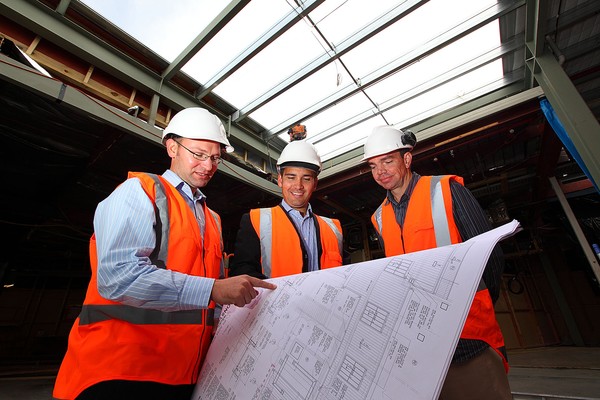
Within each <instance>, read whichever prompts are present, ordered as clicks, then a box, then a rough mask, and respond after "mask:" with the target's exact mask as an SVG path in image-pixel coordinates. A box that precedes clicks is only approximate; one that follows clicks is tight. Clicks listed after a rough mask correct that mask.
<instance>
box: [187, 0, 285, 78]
mask: <svg viewBox="0 0 600 400" xmlns="http://www.w3.org/2000/svg"><path fill="white" fill-rule="evenodd" d="M215 3H220V2H215ZM290 11H291V7H290V6H289V4H287V2H285V1H284V0H253V1H251V2H250V3H248V5H246V6H245V7H244V8H243V9H242V10H241V11H240V12H239V14H238V15H236V16H235V17H234V18H233V19H232V20H231V21H230V22H229V23H228V24H227V25H226V26H225V27H224V28H223V29H221V31H220V32H219V33H218V34H217V35H216V36H215V37H214V38H212V39H211V40H210V41H209V43H207V44H206V46H204V47H203V48H202V49H200V51H198V53H197V54H196V55H195V56H194V57H192V59H191V60H190V61H189V62H188V63H187V64H186V65H185V66H184V67H183V68H182V71H184V72H185V73H187V74H189V75H190V76H191V77H193V78H194V79H196V80H197V81H198V82H200V83H206V82H208V81H209V80H210V79H211V78H212V77H213V76H214V75H216V74H217V73H218V72H220V71H221V69H223V68H224V67H225V66H226V65H227V64H229V62H230V61H232V60H234V59H235V58H236V57H237V56H238V55H239V54H240V53H242V52H243V51H244V50H246V49H247V48H248V47H250V46H251V45H252V44H253V43H254V42H255V41H256V40H258V39H259V38H260V37H261V36H262V35H263V34H264V33H265V32H266V31H267V30H268V29H269V27H272V26H273V25H275V24H276V23H277V21H279V20H281V18H283V16H284V15H286V14H287V13H289V12H290Z"/></svg>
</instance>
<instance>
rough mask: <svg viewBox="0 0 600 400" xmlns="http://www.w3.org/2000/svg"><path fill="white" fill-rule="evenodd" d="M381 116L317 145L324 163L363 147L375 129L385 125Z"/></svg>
mask: <svg viewBox="0 0 600 400" xmlns="http://www.w3.org/2000/svg"><path fill="white" fill-rule="evenodd" d="M385 124H386V123H385V121H384V120H383V118H381V116H375V117H373V118H370V119H368V120H366V121H364V122H362V123H360V124H358V125H355V126H353V127H352V128H349V129H346V130H345V131H344V132H341V133H339V134H337V135H335V136H332V137H330V138H328V139H326V140H323V141H322V142H318V143H316V144H315V147H316V148H317V151H318V152H319V155H320V156H321V160H322V161H327V160H330V159H332V158H333V157H336V156H339V155H341V154H344V153H345V152H347V151H350V150H352V149H355V148H357V147H360V146H362V145H363V144H364V143H365V141H366V140H367V136H369V134H370V133H371V131H372V130H373V128H374V127H376V126H380V125H385Z"/></svg>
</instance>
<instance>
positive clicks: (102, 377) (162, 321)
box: [53, 108, 275, 400]
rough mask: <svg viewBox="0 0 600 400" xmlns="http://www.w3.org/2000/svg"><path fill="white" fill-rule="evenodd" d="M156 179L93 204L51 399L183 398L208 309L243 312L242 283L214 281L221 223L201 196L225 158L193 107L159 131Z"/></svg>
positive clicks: (216, 129)
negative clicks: (161, 154) (160, 163)
mask: <svg viewBox="0 0 600 400" xmlns="http://www.w3.org/2000/svg"><path fill="white" fill-rule="evenodd" d="M162 141H163V144H164V145H165V147H166V149H167V154H168V155H169V157H170V158H171V166H170V168H169V169H168V170H167V171H166V172H165V173H164V174H163V175H161V176H158V175H154V174H149V173H142V172H130V173H129V179H127V180H126V181H125V182H123V183H122V184H121V185H119V187H117V189H115V190H114V191H113V192H112V193H111V194H110V196H109V197H108V198H106V199H105V200H104V201H102V202H101V203H100V204H99V205H98V208H97V210H96V213H95V216H94V235H93V236H92V238H91V241H90V263H91V267H92V277H91V281H90V284H89V287H88V291H87V294H86V298H85V300H84V304H83V307H82V310H81V313H80V315H79V317H78V318H77V320H76V321H75V324H74V326H73V328H72V330H71V333H70V335H69V346H68V349H67V353H66V355H65V358H64V360H63V363H62V365H61V368H60V370H59V373H58V376H57V380H56V384H55V387H54V393H53V397H54V398H57V399H73V398H77V399H113V400H114V399H132V398H144V399H189V398H190V397H191V395H192V392H193V389H194V386H195V383H196V381H197V378H198V373H199V371H200V368H201V366H202V362H203V360H204V357H205V355H206V352H207V350H208V347H209V345H210V339H211V336H212V333H213V327H214V321H215V315H214V310H215V304H235V305H237V306H243V305H245V304H248V303H249V302H250V301H251V300H252V299H253V298H254V297H256V295H257V291H256V289H255V287H262V288H267V289H274V288H275V286H274V285H272V284H270V283H267V282H264V281H262V280H260V279H257V278H254V277H250V276H247V275H242V276H236V277H232V278H228V279H219V278H220V276H221V266H222V257H223V240H222V236H221V220H220V217H219V215H218V214H216V213H215V212H214V211H212V210H211V209H209V208H208V207H207V206H206V196H204V194H203V193H202V191H201V190H200V189H201V188H203V187H204V186H206V185H207V184H208V182H209V181H210V179H211V178H212V176H213V174H214V173H215V172H216V170H217V164H218V163H219V162H220V160H221V151H222V150H225V151H233V148H232V147H231V145H230V144H229V141H228V139H227V136H226V134H225V128H224V127H223V124H222V123H221V121H220V120H219V118H217V117H216V116H215V115H213V114H211V113H210V112H208V111H207V110H204V109H202V108H188V109H185V110H183V111H180V112H179V113H178V114H177V115H175V117H173V119H172V120H171V122H170V123H169V125H168V126H167V128H166V129H165V130H164V132H163V139H162Z"/></svg>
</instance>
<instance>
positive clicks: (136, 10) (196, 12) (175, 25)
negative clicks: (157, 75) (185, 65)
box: [81, 0, 226, 62]
mask: <svg viewBox="0 0 600 400" xmlns="http://www.w3.org/2000/svg"><path fill="white" fill-rule="evenodd" d="M81 1H82V3H85V4H86V5H87V6H88V7H90V8H91V9H93V10H94V11H96V12H97V13H98V14H100V15H102V16H103V17H104V18H106V19H107V20H109V21H110V22H112V23H113V24H115V25H116V26H118V27H119V28H120V29H122V30H123V31H124V32H126V33H127V34H129V35H130V36H132V37H133V38H135V39H136V40H138V41H139V42H140V43H142V44H144V45H145V46H146V47H148V48H150V49H151V50H152V51H154V52H155V53H157V54H158V55H160V56H161V57H163V58H164V59H166V60H167V61H169V62H170V61H173V60H174V59H175V58H176V57H177V56H178V55H179V54H180V53H181V52H182V51H183V50H185V48H186V47H187V46H188V44H190V43H191V42H192V40H193V39H194V38H195V37H196V36H198V34H200V32H202V30H203V29H204V27H205V26H207V25H208V24H209V23H210V22H211V21H212V20H213V19H214V18H215V17H216V16H217V15H218V14H219V13H220V12H221V10H223V7H224V6H225V5H226V3H225V2H220V1H211V0H177V2H174V3H165V2H164V1H163V0H144V1H123V0H81Z"/></svg>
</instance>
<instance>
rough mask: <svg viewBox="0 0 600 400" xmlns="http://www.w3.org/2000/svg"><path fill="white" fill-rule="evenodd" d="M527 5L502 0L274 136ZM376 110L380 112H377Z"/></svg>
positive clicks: (322, 103) (246, 110)
mask: <svg viewBox="0 0 600 400" xmlns="http://www.w3.org/2000/svg"><path fill="white" fill-rule="evenodd" d="M524 4H525V1H524V0H520V1H501V2H499V4H498V5H496V6H494V7H491V8H489V9H488V10H486V11H484V12H482V13H480V14H479V15H477V16H475V17H473V18H471V19H469V20H468V21H465V22H463V23H461V24H459V25H458V26H456V27H455V28H453V29H451V30H449V31H448V32H446V33H444V34H443V35H440V36H438V37H436V38H435V39H432V40H431V41H429V42H428V43H427V44H425V45H423V46H420V47H419V48H417V49H415V50H413V51H411V52H409V53H407V54H405V55H404V56H402V57H400V58H398V59H397V60H396V61H395V62H393V63H390V64H388V65H386V66H385V67H384V68H381V69H379V70H378V71H375V72H374V73H372V74H371V75H368V76H365V77H364V78H362V79H361V85H360V86H355V85H349V86H346V87H345V88H343V89H341V90H339V91H338V92H337V93H335V94H333V95H331V96H329V97H328V98H327V99H324V100H322V101H320V102H318V103H316V104H314V105H313V106H312V107H310V108H307V109H306V110H304V111H303V112H302V113H301V114H297V115H295V116H294V117H292V118H291V119H289V120H286V121H284V122H282V123H281V124H279V125H277V126H276V127H275V128H273V130H272V132H271V133H270V135H277V134H278V133H281V132H280V131H281V130H283V129H286V127H289V126H290V125H291V124H293V123H295V122H299V121H303V120H306V119H308V118H310V117H312V116H314V115H316V114H319V113H320V112H322V111H324V110H326V109H328V108H330V107H332V106H334V105H335V104H337V103H339V102H341V101H343V100H344V99H346V98H348V97H350V96H353V95H354V94H357V93H358V92H360V91H362V90H364V89H365V88H368V87H369V86H372V85H374V84H376V83H378V82H380V81H381V80H383V79H385V78H387V77H389V76H391V75H393V74H395V73H396V72H398V71H400V70H401V69H403V68H405V67H407V66H409V65H411V64H413V63H414V62H416V61H418V60H419V59H421V58H424V57H426V56H428V55H430V54H433V53H434V52H435V51H437V50H439V49H441V48H443V47H445V46H447V45H449V44H451V43H453V42H455V41H456V40H458V39H460V38H462V37H464V36H466V35H468V34H469V33H471V32H473V31H475V30H477V29H478V28H481V27H482V26H484V25H486V24H487V23H489V22H491V21H493V20H495V19H498V18H500V17H501V16H503V15H505V14H507V13H509V12H510V11H513V10H514V9H516V8H518V7H521V6H523V5H524ZM315 71H316V70H312V69H311V70H310V71H307V73H308V74H311V73H314V72H315ZM294 76H295V75H294ZM294 76H293V77H294ZM308 76H309V75H303V76H301V77H298V78H297V79H292V78H293V77H290V78H288V80H286V82H287V81H291V80H293V81H294V82H293V84H295V83H297V82H299V81H301V80H303V79H306V78H307V77H308ZM293 84H290V85H289V86H285V87H281V88H277V89H275V90H274V91H273V94H274V93H275V92H277V93H281V92H283V91H284V90H286V89H289V87H290V86H292V85H293ZM269 93H271V92H269ZM265 96H266V95H265ZM274 97H275V96H274V95H269V96H268V98H266V97H265V98H263V97H260V98H259V99H257V100H255V102H253V103H251V104H254V103H256V102H259V103H261V104H264V102H266V101H268V100H270V99H272V98H274ZM251 109H253V106H251V107H248V108H244V109H242V111H241V114H247V113H249V112H250V110H251ZM376 113H380V111H377V112H376ZM341 130H342V129H339V130H337V131H336V132H339V131H341ZM336 132H332V133H331V134H334V133H336Z"/></svg>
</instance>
